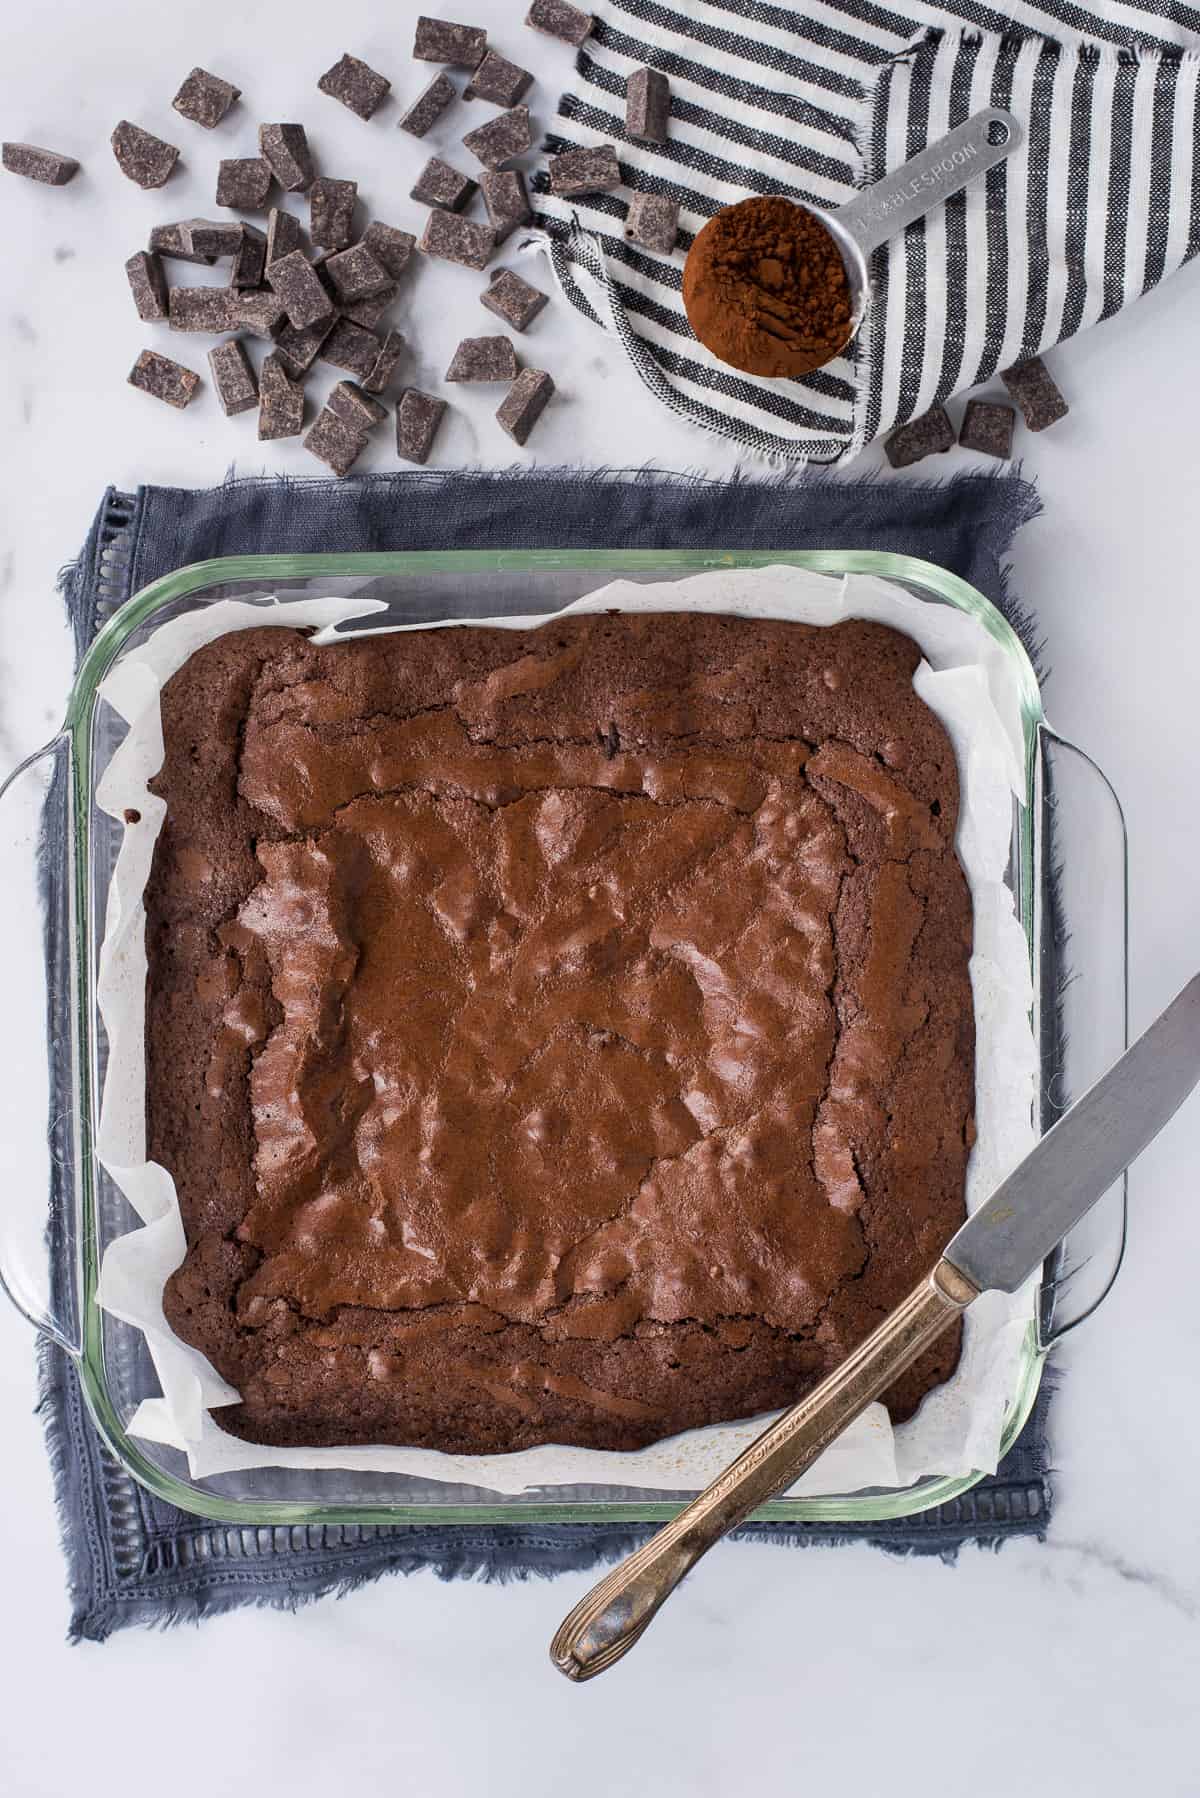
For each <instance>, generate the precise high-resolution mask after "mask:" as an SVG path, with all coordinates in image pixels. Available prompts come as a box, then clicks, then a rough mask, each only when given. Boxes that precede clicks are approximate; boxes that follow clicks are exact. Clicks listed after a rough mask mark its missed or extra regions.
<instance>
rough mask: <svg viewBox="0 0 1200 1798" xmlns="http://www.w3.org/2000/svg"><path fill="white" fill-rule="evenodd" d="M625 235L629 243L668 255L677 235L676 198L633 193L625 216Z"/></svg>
mask: <svg viewBox="0 0 1200 1798" xmlns="http://www.w3.org/2000/svg"><path fill="white" fill-rule="evenodd" d="M625 235H626V237H627V238H628V239H629V241H630V243H640V244H641V245H642V247H643V249H646V250H658V251H659V252H660V253H661V254H662V255H664V256H669V255H670V253H671V251H672V250H673V249H674V248H675V239H676V238H677V237H678V236H679V201H678V200H671V199H668V197H667V195H666V194H634V196H633V198H632V200H630V202H629V211H628V212H627V213H626V215H625Z"/></svg>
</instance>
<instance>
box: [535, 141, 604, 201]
mask: <svg viewBox="0 0 1200 1798" xmlns="http://www.w3.org/2000/svg"><path fill="white" fill-rule="evenodd" d="M549 170H550V192H551V193H552V194H559V195H562V196H568V197H569V196H571V195H574V194H605V193H611V192H612V190H613V188H614V187H620V185H621V165H620V163H619V162H618V161H617V152H616V150H615V148H614V147H613V145H612V144H598V145H597V146H596V147H595V148H594V149H593V148H591V146H589V145H587V144H581V145H580V147H579V148H578V149H577V150H564V151H563V153H562V155H561V156H552V157H551V158H550V164H549Z"/></svg>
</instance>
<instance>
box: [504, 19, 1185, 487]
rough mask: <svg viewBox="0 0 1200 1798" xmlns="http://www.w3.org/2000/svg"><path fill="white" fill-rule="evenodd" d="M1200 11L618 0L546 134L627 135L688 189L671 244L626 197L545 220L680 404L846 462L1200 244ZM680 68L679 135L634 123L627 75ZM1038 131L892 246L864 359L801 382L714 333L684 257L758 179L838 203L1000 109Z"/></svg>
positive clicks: (746, 441)
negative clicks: (687, 292) (726, 349)
mask: <svg viewBox="0 0 1200 1798" xmlns="http://www.w3.org/2000/svg"><path fill="white" fill-rule="evenodd" d="M1198 50H1200V7H1196V8H1193V7H1189V6H1184V5H1181V4H1179V3H1178V0H1159V4H1157V5H1148V6H1142V5H1134V4H1128V3H1126V4H1122V0H1091V4H1089V5H1086V6H1084V5H1076V4H1074V3H1073V0H1005V7H1004V10H1003V11H1000V10H997V9H996V8H993V7H991V6H987V5H983V4H978V3H977V0H947V4H946V5H944V6H937V7H935V6H930V5H926V4H924V3H923V0H898V3H897V4H896V5H895V6H893V5H883V4H876V3H875V0H808V3H807V4H805V5H804V7H803V9H802V10H801V9H797V8H792V7H787V6H777V5H771V4H767V3H766V0H607V3H606V5H605V7H604V10H603V11H602V13H601V14H600V15H599V17H598V20H597V26H596V30H595V32H594V34H593V36H592V37H591V38H590V39H589V40H588V42H587V43H586V44H585V45H584V46H583V49H582V50H581V51H580V54H579V58H578V62H577V65H576V67H577V71H578V76H579V79H578V82H577V85H576V90H575V91H573V92H571V93H569V94H567V95H565V96H564V97H563V99H562V101H561V102H560V105H559V112H558V117H557V119H556V120H555V122H554V126H553V129H552V131H551V133H550V135H549V137H548V139H547V144H546V148H547V150H548V152H549V153H551V154H556V153H557V152H558V151H560V150H563V149H569V148H572V147H573V146H575V145H577V144H595V143H603V142H607V141H611V142H615V143H616V144H617V145H618V149H619V155H620V159H621V168H622V173H623V176H624V180H625V184H626V186H627V188H629V189H631V190H634V191H637V190H648V191H652V192H658V193H668V194H670V195H672V196H673V197H674V198H676V199H677V200H678V201H679V202H680V205H681V209H682V210H681V218H680V223H681V230H680V241H679V245H678V247H677V248H676V250H675V252H674V253H673V254H672V255H670V256H661V255H656V254H654V253H653V252H651V251H647V250H642V249H639V248H637V247H635V246H634V245H632V244H629V243H627V242H626V240H625V238H624V236H623V222H624V217H625V209H626V200H625V198H623V197H622V195H621V194H620V193H610V194H596V195H593V196H589V197H587V198H584V199H580V200H573V201H563V200H558V199H555V198H554V197H553V196H551V195H550V194H548V193H547V192H546V182H545V176H544V174H539V175H538V176H536V177H535V179H534V186H535V188H536V189H537V190H538V199H537V202H536V204H537V209H538V222H539V223H540V224H541V225H542V227H543V228H544V229H545V231H546V232H547V234H548V236H549V238H550V243H551V256H552V260H553V263H554V268H555V273H556V275H557V276H558V279H559V281H560V283H561V285H562V287H563V289H564V291H565V292H566V294H567V295H568V297H569V298H570V299H571V300H572V301H573V303H574V304H575V305H576V306H577V307H579V309H580V310H581V311H582V312H584V313H585V314H586V315H587V316H588V317H590V318H591V319H592V320H593V321H595V322H597V323H600V324H602V325H604V326H605V327H606V328H608V329H610V330H613V331H615V332H616V333H617V335H618V336H619V337H620V338H621V340H622V342H623V343H624V345H625V348H626V350H627V351H628V354H629V356H630V359H631V360H632V362H633V364H634V367H635V368H636V369H637V371H638V373H639V375H640V376H641V378H642V380H643V381H644V382H645V383H646V385H647V386H648V387H649V388H650V389H651V391H652V392H653V393H655V394H656V395H657V397H658V398H659V399H660V400H661V401H662V402H663V404H664V405H667V406H669V407H670V408H671V409H672V410H673V411H675V412H678V413H680V414H682V415H683V416H685V417H687V418H689V419H691V420H693V421H694V422H695V423H696V424H698V425H700V426H703V427H705V428H707V429H709V430H712V431H716V432H719V433H720V434H721V435H722V436H726V437H731V438H733V439H734V440H735V441H737V442H739V443H741V444H742V445H744V446H745V447H746V448H747V449H749V450H752V451H755V452H757V453H758V454H761V455H765V456H769V457H775V458H779V459H782V460H786V461H790V462H824V463H828V462H836V461H840V460H842V459H844V458H846V457H849V456H851V455H853V454H855V453H856V452H857V451H858V450H860V449H861V448H862V447H863V445H864V444H866V443H868V442H869V441H870V440H871V439H872V438H874V437H876V436H878V435H879V434H880V433H881V432H886V431H888V430H890V429H891V428H892V427H893V426H894V425H896V424H899V423H902V422H903V421H904V420H905V419H907V418H911V417H913V416H915V415H917V414H919V413H921V412H924V411H925V410H926V409H927V408H928V407H929V406H931V405H933V404H934V402H935V401H938V400H944V399H946V398H948V397H949V395H951V394H953V393H955V392H958V391H960V390H962V389H964V388H968V387H972V386H975V385H976V384H977V383H979V382H981V381H985V380H987V379H988V378H989V377H990V376H991V375H993V374H994V373H995V372H996V370H997V369H1000V368H1005V367H1007V366H1008V365H1009V364H1010V363H1012V362H1015V361H1017V360H1018V359H1019V358H1020V357H1022V356H1028V355H1033V354H1034V353H1036V352H1038V351H1040V350H1043V349H1046V348H1048V347H1049V346H1051V345H1052V344H1055V343H1057V342H1059V341H1060V340H1061V339H1063V338H1066V337H1070V336H1072V335H1073V334H1074V333H1075V332H1077V331H1080V330H1083V329H1084V328H1085V327H1086V326H1087V325H1091V324H1095V323H1096V322H1097V321H1098V320H1100V319H1103V318H1107V317H1108V316H1109V315H1110V314H1112V313H1113V312H1116V311H1117V310H1118V309H1119V308H1120V307H1121V306H1123V305H1125V304H1126V303H1127V302H1128V301H1129V300H1132V299H1135V298H1136V297H1137V296H1138V295H1139V294H1141V293H1144V292H1146V291H1147V290H1148V289H1149V288H1151V287H1153V286H1155V284H1156V283H1157V282H1159V281H1160V280H1162V278H1163V276H1164V275H1167V274H1170V273H1171V272H1172V270H1174V269H1176V268H1178V267H1179V265H1180V264H1181V263H1182V262H1184V261H1185V260H1186V259H1187V258H1188V257H1190V256H1193V255H1195V254H1196V252H1197V250H1198V249H1200V107H1198V105H1197V89H1198V87H1200V55H1198V54H1197V52H1198ZM642 64H649V65H650V66H651V67H653V68H657V69H661V70H662V71H663V72H664V73H665V74H666V75H667V76H669V78H670V81H671V93H672V103H671V133H670V140H669V142H667V143H665V144H661V145H643V144H631V143H627V142H625V141H624V112H625V102H624V94H625V81H626V77H627V76H628V74H629V72H630V70H631V69H634V68H637V67H638V66H640V65H642ZM989 105H999V106H1005V107H1008V108H1009V109H1010V110H1012V111H1013V112H1015V113H1016V114H1017V115H1018V116H1019V117H1020V118H1021V119H1022V120H1023V121H1024V122H1025V124H1026V127H1027V138H1026V142H1025V144H1024V145H1023V146H1022V147H1021V148H1020V149H1019V150H1018V151H1016V152H1015V153H1014V154H1013V155H1012V156H1011V157H1009V158H1008V159H1007V161H1006V162H1004V163H1003V164H1001V165H1000V166H999V167H998V168H995V169H992V170H991V171H990V173H989V174H988V175H987V176H986V177H985V179H984V180H983V181H980V182H978V183H976V184H975V185H974V186H973V187H970V188H968V189H966V190H965V191H964V192H963V193H961V194H958V195H955V196H953V197H952V198H950V199H949V200H947V201H946V202H945V204H944V205H943V206H941V207H940V208H938V209H937V210H935V211H934V212H933V213H931V214H930V216H929V217H928V218H926V219H924V220H922V221H920V222H919V223H917V224H915V225H912V226H910V227H909V228H908V230H907V231H906V232H905V233H904V234H903V236H902V237H900V238H897V239H895V240H893V242H892V243H890V244H889V245H887V246H886V247H885V248H884V249H883V250H880V251H878V252H877V253H876V256H875V258H874V261H873V263H872V278H873V299H872V303H871V307H870V311H869V313H868V317H867V321H866V323H865V325H864V327H863V330H862V331H861V333H860V335H859V339H858V341H857V343H856V344H855V345H854V346H853V348H852V352H851V354H850V355H848V356H845V357H842V358H840V359H839V360H837V361H835V362H832V363H830V364H829V365H828V366H827V367H825V368H823V369H819V370H817V371H816V372H815V373H813V374H811V375H809V376H807V377H806V378H805V379H803V380H798V381H779V380H763V379H759V378H757V377H755V376H752V375H744V374H740V373H738V372H737V371H736V370H734V369H730V368H728V367H727V366H726V365H725V364H724V363H721V362H719V361H718V360H717V359H716V357H714V356H712V355H710V354H709V352H708V351H707V350H705V349H704V348H703V346H702V345H701V344H699V343H697V341H696V339H695V338H694V337H693V335H692V333H691V330H690V329H689V327H688V323H687V319H686V317H685V315H684V310H683V302H682V298H681V291H680V290H681V279H682V270H683V258H684V254H685V252H686V250H687V248H688V246H689V245H690V243H691V241H692V238H693V236H694V235H695V233H696V232H697V231H698V230H699V229H700V227H701V226H702V225H703V224H704V223H705V221H706V220H707V219H709V218H711V217H712V215H713V214H714V213H715V212H717V211H719V210H720V208H721V207H723V206H728V205H730V204H732V203H733V202H734V201H736V200H739V199H744V198H745V197H746V195H747V194H750V193H783V194H789V195H793V196H795V197H797V198H800V199H811V200H814V201H818V202H820V203H821V204H822V205H826V206H830V205H833V206H836V205H837V204H838V203H839V202H840V201H843V200H845V199H846V198H848V197H849V195H850V194H851V193H852V191H853V190H854V188H855V187H857V186H859V185H860V184H861V183H863V182H865V181H873V180H877V179H878V178H879V177H880V176H881V175H882V174H884V173H885V172H886V171H887V170H888V169H889V168H894V167H895V166H896V165H897V164H898V163H901V162H903V161H904V160H905V158H906V157H908V156H911V155H913V154H915V152H916V151H917V150H918V149H920V148H921V147H922V146H923V145H924V144H925V143H927V142H928V141H930V140H931V139H933V138H936V137H939V136H940V135H942V133H943V132H945V131H948V130H950V129H951V128H952V127H953V126H955V125H958V124H961V123H962V122H963V120H964V119H966V118H968V117H969V116H970V115H971V113H973V112H976V111H978V110H979V109H980V108H981V107H984V106H989Z"/></svg>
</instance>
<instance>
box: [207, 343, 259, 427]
mask: <svg viewBox="0 0 1200 1798" xmlns="http://www.w3.org/2000/svg"><path fill="white" fill-rule="evenodd" d="M208 366H209V367H210V368H211V369H212V378H213V385H214V387H215V388H216V390H217V398H218V399H219V400H220V402H221V410H222V412H224V414H225V416H226V418H233V417H234V416H235V414H236V413H238V412H249V411H251V410H252V408H253V407H255V406H257V404H258V381H257V379H256V377H255V373H254V370H253V368H251V366H250V358H249V357H248V356H247V354H246V352H245V350H244V349H243V347H242V345H241V344H240V343H239V342H238V340H237V338H236V337H231V338H229V339H228V341H227V342H225V343H219V344H218V345H217V347H216V349H215V350H209V352H208Z"/></svg>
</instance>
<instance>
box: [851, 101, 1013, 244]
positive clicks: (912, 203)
mask: <svg viewBox="0 0 1200 1798" xmlns="http://www.w3.org/2000/svg"><path fill="white" fill-rule="evenodd" d="M1024 135H1025V134H1024V131H1023V130H1022V128H1021V125H1020V123H1019V121H1018V120H1017V119H1015V118H1014V117H1013V115H1012V113H1011V112H1004V111H1002V110H1001V108H1000V107H998V106H989V107H988V108H987V109H986V110H985V111H984V112H977V113H975V115H974V116H973V117H972V118H969V119H968V120H967V122H966V124H965V125H959V126H958V127H957V128H956V129H955V130H954V131H950V132H948V133H947V134H946V136H945V137H939V138H938V140H937V142H936V143H932V144H927V145H926V146H925V148H924V149H923V150H922V151H920V152H919V154H918V155H916V156H914V157H913V158H912V159H911V161H909V162H905V163H902V164H901V165H900V167H899V168H898V169H893V170H892V171H891V173H890V174H887V175H885V176H884V177H883V180H882V181H875V182H873V183H872V184H871V186H870V187H864V188H862V189H861V190H860V191H859V192H858V193H856V194H855V196H854V198H853V199H852V200H848V201H847V202H846V204H845V205H844V206H839V207H838V208H837V210H836V212H835V213H834V214H833V217H834V218H835V219H836V220H837V222H838V224H839V225H840V226H841V227H842V229H843V230H844V231H847V232H848V233H849V234H850V236H851V237H852V238H853V239H854V241H855V243H856V244H857V245H858V247H859V249H860V250H861V251H862V253H863V255H864V256H869V255H870V254H871V251H872V250H875V249H878V247H879V245H880V244H881V243H886V241H887V239H888V238H889V237H898V236H899V235H900V233H901V231H903V230H904V227H905V226H906V225H911V224H912V223H913V221H914V219H919V218H924V216H925V214H926V213H927V212H932V210H933V208H934V207H935V206H940V205H941V203H942V201H943V200H944V199H945V198H946V197H947V195H949V194H953V193H957V192H958V190H959V188H961V187H966V185H967V183H968V182H969V181H974V180H975V178H976V176H978V175H983V174H986V173H987V171H988V169H991V168H995V166H996V164H997V163H998V162H1003V161H1004V158H1005V157H1006V156H1011V155H1012V152H1013V151H1014V150H1015V149H1016V148H1017V147H1018V145H1019V144H1020V143H1021V141H1022V139H1023V137H1024Z"/></svg>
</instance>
